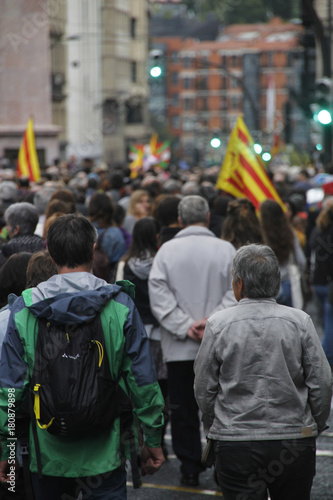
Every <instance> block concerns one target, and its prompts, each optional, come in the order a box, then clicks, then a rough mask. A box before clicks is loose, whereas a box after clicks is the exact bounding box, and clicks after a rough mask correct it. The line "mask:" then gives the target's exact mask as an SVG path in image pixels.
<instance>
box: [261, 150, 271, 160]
mask: <svg viewBox="0 0 333 500" xmlns="http://www.w3.org/2000/svg"><path fill="white" fill-rule="evenodd" d="M261 158H262V159H263V160H264V161H269V160H270V159H271V158H272V155H271V154H270V153H268V152H266V153H264V154H263V155H262V157H261Z"/></svg>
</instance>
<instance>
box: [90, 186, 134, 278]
mask: <svg viewBox="0 0 333 500" xmlns="http://www.w3.org/2000/svg"><path fill="white" fill-rule="evenodd" d="M89 219H90V220H91V222H92V223H93V224H94V226H95V227H96V229H97V233H98V238H99V241H98V242H97V244H100V245H101V246H102V248H103V250H104V251H105V252H106V254H107V256H108V258H109V263H110V267H111V270H110V280H109V282H110V283H112V282H113V278H114V272H115V269H116V266H117V264H118V261H119V259H120V258H121V257H122V256H123V255H124V254H125V252H126V244H125V240H124V236H123V234H122V232H121V231H120V229H119V227H117V226H116V224H115V222H114V206H113V203H112V200H111V198H110V197H109V196H108V195H107V194H104V193H94V194H93V195H92V196H91V198H90V201H89Z"/></svg>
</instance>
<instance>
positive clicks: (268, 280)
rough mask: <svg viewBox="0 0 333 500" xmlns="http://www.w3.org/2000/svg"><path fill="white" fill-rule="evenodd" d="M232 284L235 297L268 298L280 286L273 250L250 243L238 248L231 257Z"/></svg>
mask: <svg viewBox="0 0 333 500" xmlns="http://www.w3.org/2000/svg"><path fill="white" fill-rule="evenodd" d="M232 285H233V290H234V294H235V297H236V299H237V300H238V301H239V300H241V299H242V298H248V299H270V298H274V297H276V296H277V294H278V292H279V288H280V266H279V261H278V259H277V257H276V255H275V253H274V252H273V250H272V249H271V248H270V247H268V246H265V245H257V244H250V245H244V246H242V247H241V248H239V249H238V250H237V252H236V254H235V256H234V258H233V268H232Z"/></svg>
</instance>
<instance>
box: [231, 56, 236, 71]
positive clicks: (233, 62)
mask: <svg viewBox="0 0 333 500" xmlns="http://www.w3.org/2000/svg"><path fill="white" fill-rule="evenodd" d="M232 66H233V67H234V68H235V67H236V66H237V56H232Z"/></svg>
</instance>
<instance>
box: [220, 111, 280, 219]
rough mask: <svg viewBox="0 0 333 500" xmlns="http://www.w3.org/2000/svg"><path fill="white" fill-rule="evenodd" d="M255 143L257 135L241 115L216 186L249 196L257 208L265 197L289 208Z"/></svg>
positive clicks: (241, 196) (232, 134)
mask: <svg viewBox="0 0 333 500" xmlns="http://www.w3.org/2000/svg"><path fill="white" fill-rule="evenodd" d="M253 145H254V143H253V139H252V137H251V135H250V133H249V131H248V129H247V127H246V125H245V123H244V120H243V118H242V117H241V116H239V117H238V119H237V122H236V125H235V127H234V129H233V131H232V132H231V136H230V139H229V143H228V148H227V151H226V155H225V158H224V161H223V164H222V167H221V171H220V174H219V177H218V179H217V183H216V188H217V189H221V190H222V191H226V192H227V193H230V194H231V195H233V196H235V197H236V198H248V199H249V200H250V201H251V202H252V203H253V205H254V206H255V208H256V209H257V208H259V205H260V203H261V202H262V201H264V200H266V199H267V198H269V199H272V200H275V201H277V202H278V203H279V204H280V205H281V206H282V208H283V209H284V210H285V206H284V204H283V202H282V200H281V198H280V196H279V195H278V193H277V191H276V189H275V187H274V185H273V183H272V181H271V180H270V179H269V177H268V175H267V173H266V171H265V169H264V167H263V165H262V163H261V160H260V158H259V157H258V155H257V154H256V153H255V151H254V149H253Z"/></svg>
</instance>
